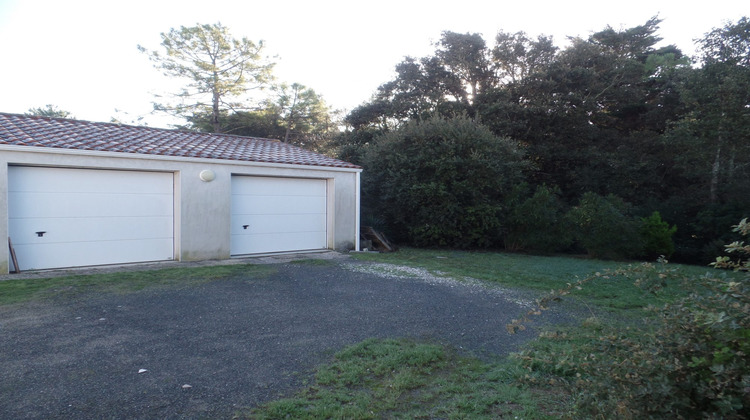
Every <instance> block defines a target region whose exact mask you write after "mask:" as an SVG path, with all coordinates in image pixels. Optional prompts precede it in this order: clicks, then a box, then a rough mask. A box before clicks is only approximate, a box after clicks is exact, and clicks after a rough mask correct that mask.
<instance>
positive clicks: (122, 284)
mask: <svg viewBox="0 0 750 420" xmlns="http://www.w3.org/2000/svg"><path fill="white" fill-rule="evenodd" d="M273 271H274V268H273V267H272V266H268V265H254V264H240V265H219V266H213V267H194V268H167V269H161V270H149V271H127V272H119V273H107V274H89V275H73V276H65V277H54V278H37V279H11V280H3V281H0V305H7V304H11V303H20V302H26V301H30V300H38V299H50V298H56V297H71V296H76V295H80V294H83V293H89V292H102V293H107V292H109V293H128V292H135V291H138V290H142V289H144V288H151V287H177V286H179V287H188V286H191V285H196V284H201V283H207V282H210V281H215V280H221V279H226V278H230V277H234V276H239V275H242V276H246V277H248V276H249V277H255V276H265V275H268V274H270V273H271V272H273Z"/></svg>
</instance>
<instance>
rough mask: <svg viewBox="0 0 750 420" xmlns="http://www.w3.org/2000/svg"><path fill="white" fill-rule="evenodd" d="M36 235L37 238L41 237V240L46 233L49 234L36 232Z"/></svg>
mask: <svg viewBox="0 0 750 420" xmlns="http://www.w3.org/2000/svg"><path fill="white" fill-rule="evenodd" d="M35 233H36V236H38V237H40V238H41V237H42V236H44V234H45V233H47V232H44V231H42V232H35Z"/></svg>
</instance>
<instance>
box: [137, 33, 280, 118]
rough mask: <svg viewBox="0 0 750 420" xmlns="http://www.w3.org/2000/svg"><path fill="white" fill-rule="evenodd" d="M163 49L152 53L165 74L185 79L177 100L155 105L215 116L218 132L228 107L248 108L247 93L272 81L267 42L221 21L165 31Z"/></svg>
mask: <svg viewBox="0 0 750 420" xmlns="http://www.w3.org/2000/svg"><path fill="white" fill-rule="evenodd" d="M161 38H162V42H161V46H162V47H163V52H161V53H160V52H159V51H148V50H147V49H146V48H144V47H142V46H140V45H139V46H138V49H139V50H140V51H141V52H143V53H145V54H147V55H148V56H149V59H151V61H153V62H154V67H156V68H158V69H160V70H162V72H163V73H164V75H165V76H168V77H174V78H178V79H181V80H183V81H184V82H185V85H184V86H183V87H182V89H181V90H180V92H178V93H177V94H174V95H173V99H174V101H173V102H164V103H155V104H154V109H155V110H157V111H162V112H166V113H169V114H171V115H175V116H178V117H181V118H186V117H187V116H189V115H191V114H194V113H206V114H209V115H211V124H212V126H213V131H215V132H221V131H222V126H221V123H220V120H221V119H220V116H221V113H222V112H223V111H227V110H239V109H247V108H248V98H247V96H246V95H247V94H248V92H249V91H250V90H252V89H258V88H261V87H264V86H265V85H266V84H267V83H269V82H270V81H271V80H272V74H271V70H272V69H273V66H274V63H271V62H269V61H268V60H267V59H265V58H263V57H262V56H261V51H262V50H263V47H264V43H263V41H259V42H258V43H257V44H256V43H255V42H253V41H251V40H249V39H247V38H241V39H236V38H234V37H233V36H232V35H231V34H230V33H229V30H228V29H227V28H226V27H224V26H222V25H221V23H216V24H210V25H209V24H204V25H201V24H197V25H196V26H192V27H185V26H181V27H180V28H179V29H174V28H172V29H170V30H169V32H166V33H162V34H161Z"/></svg>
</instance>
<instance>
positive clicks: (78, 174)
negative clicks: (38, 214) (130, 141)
mask: <svg viewBox="0 0 750 420" xmlns="http://www.w3.org/2000/svg"><path fill="white" fill-rule="evenodd" d="M13 171H14V173H15V178H16V181H15V182H14V188H13V190H16V191H35V192H49V193H54V192H59V191H66V192H71V193H76V192H90V193H109V192H112V191H119V192H121V193H131V194H149V193H157V194H171V193H172V182H171V179H169V178H166V177H163V178H162V179H158V177H156V178H155V177H154V175H155V174H156V173H154V172H136V171H111V170H91V169H66V168H39V167H25V166H15V167H13ZM162 175H169V174H162Z"/></svg>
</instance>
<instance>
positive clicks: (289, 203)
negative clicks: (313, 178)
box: [232, 196, 326, 215]
mask: <svg viewBox="0 0 750 420" xmlns="http://www.w3.org/2000/svg"><path fill="white" fill-rule="evenodd" d="M232 211H233V213H234V214H238V215H240V214H242V215H266V214H290V215H292V214H319V213H325V212H326V199H325V197H306V196H301V197H289V196H276V197H269V196H255V197H252V196H242V197H237V200H236V202H235V200H233V201H232Z"/></svg>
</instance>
